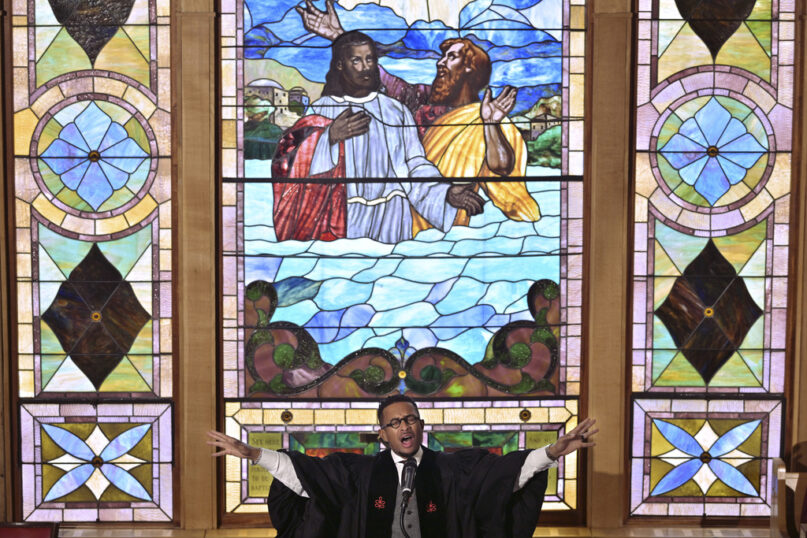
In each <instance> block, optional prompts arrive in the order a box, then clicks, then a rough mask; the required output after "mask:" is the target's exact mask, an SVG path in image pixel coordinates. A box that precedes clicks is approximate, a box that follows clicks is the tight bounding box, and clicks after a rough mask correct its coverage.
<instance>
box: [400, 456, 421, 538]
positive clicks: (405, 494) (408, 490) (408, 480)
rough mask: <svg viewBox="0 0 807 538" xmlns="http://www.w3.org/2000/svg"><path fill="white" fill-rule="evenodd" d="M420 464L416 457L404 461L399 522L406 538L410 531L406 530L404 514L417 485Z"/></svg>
mask: <svg viewBox="0 0 807 538" xmlns="http://www.w3.org/2000/svg"><path fill="white" fill-rule="evenodd" d="M417 468H418V464H417V462H416V461H415V458H411V457H410V458H409V459H408V460H406V461H405V462H404V466H403V473H401V516H400V519H399V521H398V523H399V524H400V525H401V532H402V533H403V535H404V536H405V537H406V538H409V533H408V532H406V527H405V525H404V514H405V513H406V507H407V505H408V504H409V498H410V497H411V496H412V489H413V488H414V487H415V471H417Z"/></svg>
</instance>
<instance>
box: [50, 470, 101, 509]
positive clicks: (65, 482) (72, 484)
mask: <svg viewBox="0 0 807 538" xmlns="http://www.w3.org/2000/svg"><path fill="white" fill-rule="evenodd" d="M93 470H94V468H93V466H92V465H90V464H89V463H85V464H84V465H79V466H78V467H76V468H75V469H72V470H71V471H68V472H67V474H65V475H64V476H62V477H61V478H60V479H59V480H57V481H56V483H55V484H53V487H51V488H50V490H49V491H48V493H47V495H45V502H47V501H52V500H54V499H58V498H59V497H64V496H65V495H67V494H68V493H70V492H72V491H75V490H77V489H78V488H80V487H81V486H82V485H83V484H84V482H86V481H87V479H88V478H90V475H92V472H93Z"/></svg>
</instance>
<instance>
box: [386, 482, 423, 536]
mask: <svg viewBox="0 0 807 538" xmlns="http://www.w3.org/2000/svg"><path fill="white" fill-rule="evenodd" d="M404 526H405V527H406V533H407V534H408V535H409V538H420V518H419V517H418V500H417V496H416V493H415V491H412V496H411V497H409V504H408V505H407V507H406V513H405V514H404ZM392 538H405V537H404V533H402V532H401V485H400V484H398V493H397V494H396V495H395V516H394V517H393V519H392Z"/></svg>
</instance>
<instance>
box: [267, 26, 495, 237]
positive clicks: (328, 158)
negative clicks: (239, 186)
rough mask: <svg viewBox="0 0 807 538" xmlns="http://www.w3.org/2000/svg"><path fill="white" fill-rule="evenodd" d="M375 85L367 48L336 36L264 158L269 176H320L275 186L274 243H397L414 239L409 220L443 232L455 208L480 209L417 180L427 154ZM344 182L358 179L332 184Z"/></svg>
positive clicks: (427, 174)
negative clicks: (305, 108) (316, 84)
mask: <svg viewBox="0 0 807 538" xmlns="http://www.w3.org/2000/svg"><path fill="white" fill-rule="evenodd" d="M379 88H380V73H379V68H378V63H377V53H376V49H375V43H374V42H373V41H372V40H371V39H370V38H369V37H368V36H366V35H364V34H362V33H360V32H347V33H344V34H342V35H341V36H340V37H339V38H338V39H336V40H335V41H334V43H333V47H332V59H331V69H330V70H329V72H328V75H327V76H326V84H325V87H324V88H323V92H322V97H321V98H320V99H318V100H317V101H315V102H314V103H313V104H312V105H311V107H310V110H309V113H308V114H307V115H306V116H305V117H304V118H302V119H301V120H300V121H299V122H297V124H295V125H294V126H293V127H292V128H291V129H290V130H289V131H288V132H287V133H286V134H284V136H283V138H282V139H281V141H280V143H279V145H278V150H277V153H276V154H275V158H274V160H273V162H272V175H273V178H275V179H278V178H281V179H282V178H312V179H314V180H319V182H317V183H291V182H290V183H274V185H273V187H274V195H275V200H274V222H275V231H276V233H277V237H278V240H281V241H283V240H286V239H298V240H308V239H322V240H333V239H338V238H340V237H347V238H361V237H367V238H370V239H374V240H376V241H380V242H383V243H397V242H400V241H404V240H407V239H411V238H412V237H413V235H414V233H415V231H417V229H413V222H424V221H425V222H427V223H428V224H429V227H432V226H433V227H436V228H438V229H440V230H443V231H447V230H448V229H450V228H451V226H452V224H453V223H454V221H455V220H456V215H457V211H458V210H463V211H465V212H466V213H469V214H477V213H480V212H481V211H482V205H483V200H482V198H481V197H480V196H479V195H477V194H476V193H475V192H473V189H472V186H471V185H451V184H450V183H446V182H439V181H430V180H425V181H424V180H423V179H422V178H439V177H441V174H440V171H439V170H438V169H437V167H435V166H434V164H432V163H431V162H430V161H429V160H428V159H427V158H426V156H425V151H424V149H423V145H422V144H421V142H420V139H419V137H418V132H417V129H416V127H415V121H414V119H413V117H412V114H411V112H410V111H409V109H408V108H406V107H405V106H404V105H403V104H402V103H401V102H399V101H396V100H395V99H392V98H390V97H388V96H386V95H384V94H382V93H379V91H378V90H379ZM348 178H349V179H360V180H363V181H355V182H354V181H344V182H343V181H339V180H344V179H348ZM388 178H400V179H402V180H403V181H386V180H387V179H388ZM407 180H408V181H407ZM420 228H422V226H420Z"/></svg>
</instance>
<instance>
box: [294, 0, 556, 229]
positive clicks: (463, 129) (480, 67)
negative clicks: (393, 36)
mask: <svg viewBox="0 0 807 538" xmlns="http://www.w3.org/2000/svg"><path fill="white" fill-rule="evenodd" d="M296 9H297V12H298V13H299V14H300V17H301V19H302V21H303V26H305V28H306V29H307V30H309V31H311V32H314V33H315V34H317V35H319V36H321V37H324V38H326V39H331V40H334V39H336V38H337V37H339V36H340V35H341V34H342V33H344V30H343V29H342V26H341V23H340V22H339V17H338V16H337V15H336V11H335V10H334V8H333V3H332V2H331V1H327V2H326V10H325V11H321V10H319V9H317V8H316V7H314V5H313V4H312V3H311V2H308V1H307V2H306V7H297V8H296ZM440 51H441V52H442V56H441V58H440V60H438V62H437V75H436V76H435V78H434V82H432V84H409V83H408V82H406V81H404V80H403V79H401V78H398V77H396V76H394V75H392V74H390V73H388V72H387V71H386V70H384V68H383V67H380V73H381V84H382V86H383V87H384V90H385V93H386V95H387V96H389V97H392V98H393V99H397V100H398V101H400V102H401V103H403V104H404V105H406V106H407V107H408V108H409V109H410V110H411V112H412V114H413V116H414V119H415V124H416V125H417V127H418V133H419V135H420V138H421V140H422V142H423V147H424V149H425V150H426V158H427V159H428V160H429V161H431V162H432V163H434V164H435V165H436V166H437V169H438V170H439V171H440V174H441V175H442V176H443V177H447V178H463V177H464V178H469V182H470V181H473V180H471V179H470V178H479V179H477V180H476V181H475V182H474V183H475V189H476V190H478V189H479V188H482V189H483V190H484V191H485V193H486V194H487V195H488V198H489V199H490V200H491V201H492V202H493V204H494V205H495V206H496V207H498V208H499V209H501V210H502V212H503V213H504V214H505V215H506V216H507V217H508V218H510V219H512V220H518V221H526V222H536V221H538V220H539V219H540V218H541V211H540V209H539V208H538V204H537V203H536V202H535V200H534V199H533V198H532V196H530V194H529V192H527V187H526V185H525V183H524V182H523V181H504V182H503V181H502V180H501V179H499V180H497V181H485V179H484V178H502V177H523V176H524V175H526V171H527V147H526V144H525V142H524V138H523V137H522V135H521V133H520V132H519V130H518V129H517V128H516V126H515V125H514V124H513V123H512V122H511V121H510V119H509V118H508V116H507V115H508V114H509V113H510V112H512V110H513V107H514V106H515V103H516V90H515V89H514V88H512V87H509V86H507V87H505V88H504V89H503V90H502V92H501V93H500V94H499V95H498V96H497V97H496V98H493V96H492V95H491V91H490V88H488V89H487V90H486V91H485V94H484V97H483V99H482V100H481V101H480V100H479V93H480V92H481V91H482V89H484V88H486V87H487V86H488V85H489V84H490V75H491V62H490V57H489V56H488V54H487V53H486V52H485V51H484V50H482V49H481V48H479V47H478V46H477V45H476V44H474V43H473V41H471V40H469V39H465V38H454V39H447V40H445V41H443V43H441V44H440ZM466 196H470V193H467V194H466ZM468 203H469V204H471V205H472V202H471V201H468ZM475 213H476V212H474V214H475ZM412 216H413V222H412V228H413V229H412V236H413V237H414V235H416V234H417V232H418V231H420V230H424V229H426V228H430V227H431V225H430V224H429V223H428V222H427V221H426V220H425V219H423V218H421V217H420V216H419V215H418V214H417V211H415V210H413V212H412ZM470 216H471V215H469V214H468V212H466V211H464V210H460V211H458V212H457V216H456V218H455V221H454V224H458V225H467V224H468V222H469V220H470Z"/></svg>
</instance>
